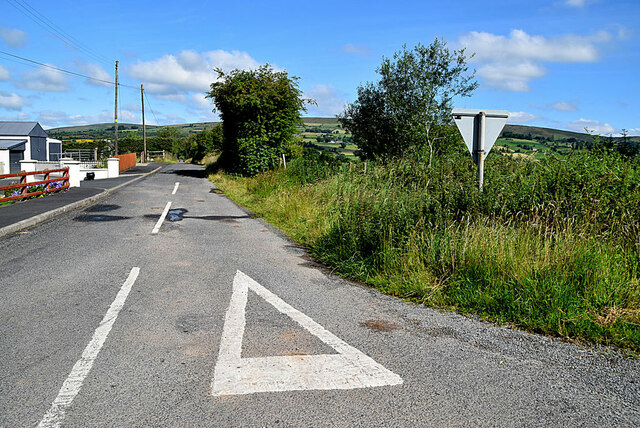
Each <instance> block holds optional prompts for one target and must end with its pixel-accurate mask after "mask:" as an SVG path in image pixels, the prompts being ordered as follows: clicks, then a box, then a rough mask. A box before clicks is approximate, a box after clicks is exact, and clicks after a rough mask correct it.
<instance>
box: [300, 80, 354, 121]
mask: <svg viewBox="0 0 640 428" xmlns="http://www.w3.org/2000/svg"><path fill="white" fill-rule="evenodd" d="M304 97H305V98H311V99H313V100H315V101H316V102H317V103H318V105H317V106H315V105H309V106H308V109H309V111H308V113H309V115H311V116H335V115H336V114H338V113H341V112H342V111H343V110H344V106H345V104H346V103H347V101H346V97H345V94H344V93H342V92H340V91H339V90H337V89H336V88H335V87H334V86H333V85H312V86H311V87H310V88H309V90H308V91H306V92H305V93H304Z"/></svg>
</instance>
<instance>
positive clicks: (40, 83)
mask: <svg viewBox="0 0 640 428" xmlns="http://www.w3.org/2000/svg"><path fill="white" fill-rule="evenodd" d="M16 86H18V87H20V88H26V89H32V90H34V91H45V92H65V91H68V90H69V87H68V86H67V80H66V79H65V77H64V75H63V74H62V73H61V72H59V71H57V70H53V69H51V68H47V67H40V68H39V69H37V70H36V71H27V72H25V73H24V74H23V75H22V81H21V82H18V83H17V84H16Z"/></svg>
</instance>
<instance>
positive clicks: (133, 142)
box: [118, 132, 142, 153]
mask: <svg viewBox="0 0 640 428" xmlns="http://www.w3.org/2000/svg"><path fill="white" fill-rule="evenodd" d="M118 146H119V147H118V149H119V151H120V153H135V152H141V151H142V137H141V136H139V135H138V134H137V133H136V132H127V134H126V135H125V136H124V137H123V138H121V139H120V141H119V142H118Z"/></svg>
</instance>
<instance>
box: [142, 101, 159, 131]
mask: <svg viewBox="0 0 640 428" xmlns="http://www.w3.org/2000/svg"><path fill="white" fill-rule="evenodd" d="M149 98H150V97H149V95H147V96H146V97H144V102H145V103H146V104H147V107H149V110H151V114H152V115H153V118H154V119H155V120H156V123H157V124H158V125H160V121H159V120H158V118H157V117H156V114H155V112H154V111H153V109H152V108H151V104H150V103H149Z"/></svg>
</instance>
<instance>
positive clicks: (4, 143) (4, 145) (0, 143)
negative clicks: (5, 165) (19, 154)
mask: <svg viewBox="0 0 640 428" xmlns="http://www.w3.org/2000/svg"><path fill="white" fill-rule="evenodd" d="M26 142H27V140H24V139H23V140H0V150H2V149H4V150H11V149H13V150H24V144H25V143H26ZM18 146H22V147H18Z"/></svg>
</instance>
